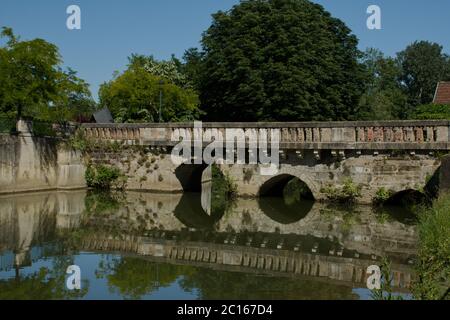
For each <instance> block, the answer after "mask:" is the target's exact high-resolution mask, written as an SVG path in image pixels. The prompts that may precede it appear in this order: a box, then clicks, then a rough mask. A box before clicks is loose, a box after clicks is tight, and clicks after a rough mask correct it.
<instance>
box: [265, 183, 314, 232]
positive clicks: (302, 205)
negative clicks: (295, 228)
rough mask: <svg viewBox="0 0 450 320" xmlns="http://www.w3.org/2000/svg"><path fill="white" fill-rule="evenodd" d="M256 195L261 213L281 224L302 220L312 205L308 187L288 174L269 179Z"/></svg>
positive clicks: (311, 195) (312, 200)
mask: <svg viewBox="0 0 450 320" xmlns="http://www.w3.org/2000/svg"><path fill="white" fill-rule="evenodd" d="M288 186H289V188H287V187H288ZM287 189H291V190H287ZM287 193H289V194H287ZM258 194H259V199H258V204H259V207H260V209H261V211H262V212H263V213H264V214H265V215H266V216H268V217H269V218H271V219H272V220H274V221H276V222H278V223H281V224H291V223H295V222H298V221H300V220H302V219H303V218H305V217H306V216H307V215H308V213H309V212H310V211H311V209H312V207H313V205H314V197H313V194H312V192H311V189H310V188H309V187H308V185H307V184H306V183H305V182H304V181H302V180H301V179H299V178H297V177H295V176H293V175H290V174H281V175H278V176H275V177H273V178H271V179H269V180H268V181H266V182H265V183H264V184H263V185H262V186H261V188H260V190H259V193H258Z"/></svg>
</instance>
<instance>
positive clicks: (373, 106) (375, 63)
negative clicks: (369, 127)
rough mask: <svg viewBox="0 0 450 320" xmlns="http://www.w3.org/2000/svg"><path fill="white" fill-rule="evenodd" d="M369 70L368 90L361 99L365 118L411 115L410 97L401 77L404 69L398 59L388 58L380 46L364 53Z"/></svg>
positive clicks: (362, 113) (362, 114) (364, 61)
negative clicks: (408, 102)
mask: <svg viewBox="0 0 450 320" xmlns="http://www.w3.org/2000/svg"><path fill="white" fill-rule="evenodd" d="M362 62H363V64H364V65H365V66H366V70H367V72H368V80H367V89H366V92H365V93H364V94H363V96H362V97H361V100H360V107H361V118H362V119H366V120H390V119H401V118H405V117H406V116H407V111H408V108H407V105H408V104H407V96H406V94H405V93H404V91H403V89H402V87H401V84H400V82H399V78H400V76H401V68H400V66H399V65H398V63H397V62H396V60H395V59H393V58H391V57H385V56H384V54H383V53H382V52H381V51H379V50H378V49H374V48H369V49H367V50H366V52H365V53H364V56H363V59H362Z"/></svg>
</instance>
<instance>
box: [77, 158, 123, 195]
mask: <svg viewBox="0 0 450 320" xmlns="http://www.w3.org/2000/svg"><path fill="white" fill-rule="evenodd" d="M122 177H123V174H122V172H121V171H120V170H119V169H117V168H113V167H109V166H105V165H101V164H100V165H98V164H89V165H88V167H87V169H86V174H85V178H86V183H87V185H88V187H90V188H94V189H99V190H109V189H111V187H114V188H119V189H120V188H123V181H122V180H123V179H122Z"/></svg>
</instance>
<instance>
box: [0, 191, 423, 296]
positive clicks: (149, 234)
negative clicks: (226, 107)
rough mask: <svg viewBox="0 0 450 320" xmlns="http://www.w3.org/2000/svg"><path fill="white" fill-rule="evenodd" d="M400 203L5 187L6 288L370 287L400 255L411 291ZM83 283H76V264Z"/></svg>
mask: <svg viewBox="0 0 450 320" xmlns="http://www.w3.org/2000/svg"><path fill="white" fill-rule="evenodd" d="M407 218H408V215H404V214H402V210H400V209H399V208H393V209H392V210H390V211H389V210H385V211H384V212H378V211H375V210H374V209H373V208H372V207H368V206H355V207H352V208H339V207H331V206H329V205H326V204H323V203H317V202H316V203H314V202H308V201H301V202H289V201H286V200H285V199H282V198H264V199H260V200H257V199H237V200H236V201H234V202H233V203H229V205H228V206H227V209H226V210H224V211H221V210H213V211H212V212H211V214H210V215H209V214H207V213H205V211H204V210H203V208H202V206H201V199H200V195H199V194H189V193H186V194H170V195H169V194H151V193H140V192H128V193H114V194H98V193H97V194H96V193H88V192H87V191H70V192H42V193H32V194H21V195H9V196H1V197H0V299H370V294H371V293H370V291H369V290H368V289H367V288H366V279H367V274H366V270H367V267H368V266H370V265H374V264H380V261H381V259H382V257H388V258H389V259H390V261H391V262H392V265H391V269H392V276H393V287H394V291H395V292H398V293H399V294H402V295H404V296H405V297H408V296H409V295H408V286H409V285H410V283H411V281H412V279H413V277H414V274H413V261H414V257H415V253H416V246H417V232H416V227H415V226H414V221H413V220H412V219H410V220H408V219H407ZM71 265H76V266H79V268H80V271H81V290H69V289H68V288H67V286H66V282H67V280H68V279H69V276H70V275H69V274H67V273H66V270H67V268H68V267H69V266H71Z"/></svg>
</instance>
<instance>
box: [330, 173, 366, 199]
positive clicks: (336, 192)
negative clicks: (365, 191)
mask: <svg viewBox="0 0 450 320" xmlns="http://www.w3.org/2000/svg"><path fill="white" fill-rule="evenodd" d="M361 189H362V187H361V185H356V184H355V183H354V182H353V180H352V179H351V178H348V179H346V180H345V181H344V184H343V186H342V187H334V186H329V187H326V188H322V189H321V192H322V193H325V194H326V196H327V198H328V199H329V200H330V201H335V202H341V203H353V202H355V200H356V199H357V198H359V197H361Z"/></svg>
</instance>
